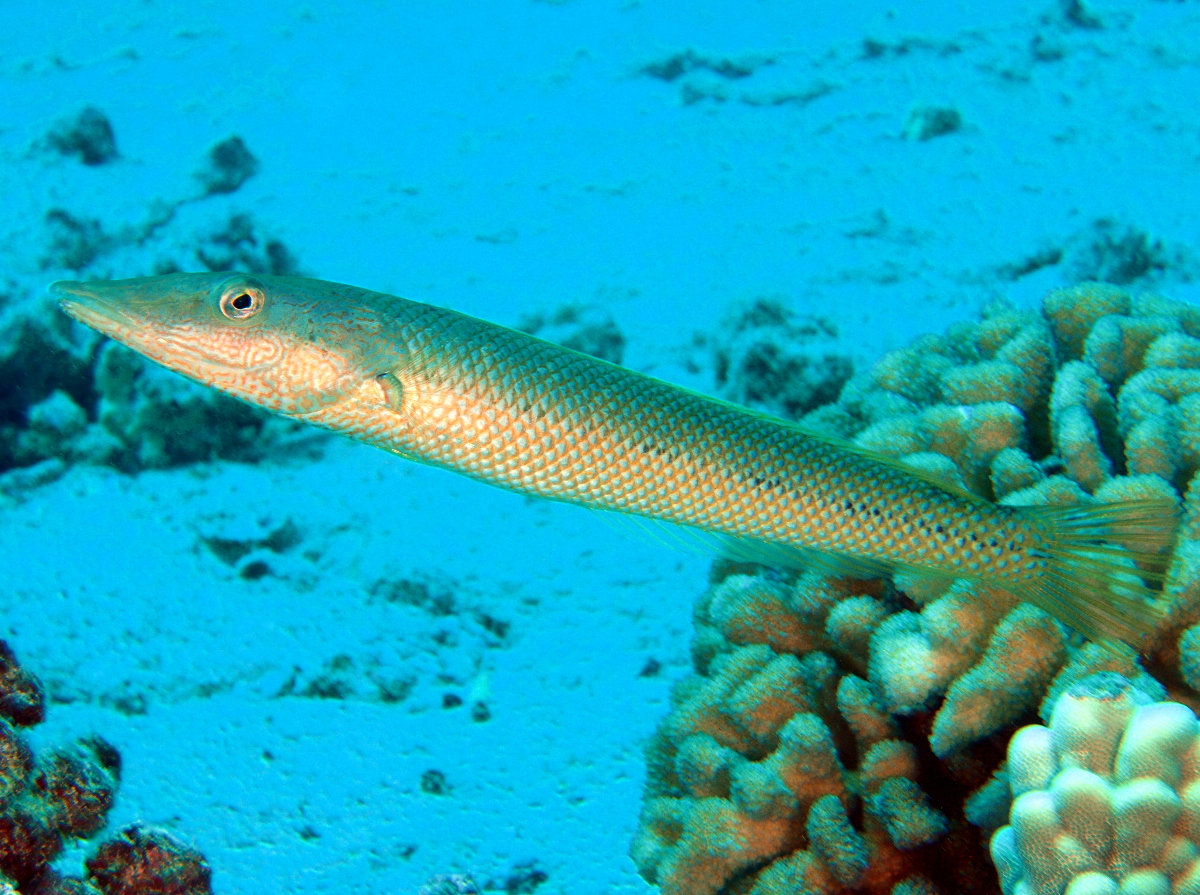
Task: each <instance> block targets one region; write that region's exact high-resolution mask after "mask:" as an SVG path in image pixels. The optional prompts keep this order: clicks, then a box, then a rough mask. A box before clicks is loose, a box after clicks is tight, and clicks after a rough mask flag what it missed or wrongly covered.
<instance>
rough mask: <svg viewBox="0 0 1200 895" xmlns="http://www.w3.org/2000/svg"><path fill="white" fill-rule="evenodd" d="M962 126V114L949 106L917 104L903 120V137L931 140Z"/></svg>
mask: <svg viewBox="0 0 1200 895" xmlns="http://www.w3.org/2000/svg"><path fill="white" fill-rule="evenodd" d="M961 128H962V114H961V113H960V112H959V111H958V109H955V108H952V107H950V106H918V107H917V108H915V109H913V110H912V111H911V112H909V113H908V120H907V121H905V122H904V133H903V136H904V139H906V140H932V139H933V138H934V137H941V136H945V135H946V134H952V133H954V132H955V131H957V130H960V129H961Z"/></svg>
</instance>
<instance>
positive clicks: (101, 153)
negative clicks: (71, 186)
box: [46, 106, 117, 165]
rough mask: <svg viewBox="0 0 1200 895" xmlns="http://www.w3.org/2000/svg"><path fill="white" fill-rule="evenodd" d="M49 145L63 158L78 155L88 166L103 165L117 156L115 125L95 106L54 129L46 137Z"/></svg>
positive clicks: (86, 108) (87, 108)
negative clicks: (63, 156)
mask: <svg viewBox="0 0 1200 895" xmlns="http://www.w3.org/2000/svg"><path fill="white" fill-rule="evenodd" d="M46 144H47V146H49V147H50V148H51V149H53V150H54V151H56V152H58V153H59V154H61V155H66V156H77V157H78V158H79V160H80V161H81V162H83V163H84V164H85V165H103V164H105V163H106V162H111V161H112V160H113V159H115V158H116V157H117V141H116V137H115V135H114V134H113V127H112V123H111V122H110V121H109V120H108V117H107V116H106V115H105V114H104V113H103V112H101V111H100V110H99V109H97V108H96V107H95V106H87V107H85V108H84V109H83V110H82V111H81V112H80V113H79V114H78V115H76V116H75V117H74V118H73V119H72V120H70V121H64V122H62V123H61V124H59V125H57V126H56V127H54V129H52V130H51V131H50V133H49V134H47V135H46Z"/></svg>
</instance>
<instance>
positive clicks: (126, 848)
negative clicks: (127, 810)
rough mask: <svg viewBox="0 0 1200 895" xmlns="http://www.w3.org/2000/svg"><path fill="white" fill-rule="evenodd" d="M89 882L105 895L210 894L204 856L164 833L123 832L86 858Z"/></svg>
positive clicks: (131, 829) (210, 888) (209, 877)
mask: <svg viewBox="0 0 1200 895" xmlns="http://www.w3.org/2000/svg"><path fill="white" fill-rule="evenodd" d="M87 875H88V879H89V880H90V881H91V882H92V883H94V884H95V886H96V887H97V888H98V889H100V891H101V892H103V893H104V895H210V893H211V892H212V887H211V885H210V880H211V877H212V871H211V870H210V869H209V867H208V863H207V862H206V861H205V860H204V856H203V855H201V854H200V853H199V852H197V851H195V850H194V849H190V848H187V847H185V846H182V845H180V844H179V843H177V842H175V841H174V840H173V839H171V837H170V836H168V835H167V834H166V833H164V832H162V831H161V830H149V829H144V828H142V827H139V826H132V827H128V828H127V829H125V830H122V831H121V833H120V834H119V835H117V836H116V837H115V838H113V839H110V840H108V841H107V842H105V843H104V844H103V845H101V846H100V848H98V849H97V850H96V853H95V854H94V855H92V856H91V857H90V858H88V859H87Z"/></svg>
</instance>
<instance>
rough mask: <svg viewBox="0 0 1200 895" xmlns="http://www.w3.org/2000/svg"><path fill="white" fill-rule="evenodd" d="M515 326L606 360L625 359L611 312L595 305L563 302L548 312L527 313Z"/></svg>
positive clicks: (621, 340)
mask: <svg viewBox="0 0 1200 895" xmlns="http://www.w3.org/2000/svg"><path fill="white" fill-rule="evenodd" d="M517 329H519V330H521V331H522V332H527V333H529V334H531V335H535V336H538V337H540V338H543V339H548V340H549V341H551V342H557V343H558V344H559V345H562V346H564V347H566V348H570V349H572V350H574V351H582V352H583V353H584V354H590V355H591V356H592V357H598V358H600V359H601V360H606V361H609V362H610V363H614V364H619V363H621V361H622V360H624V359H625V336H624V335H623V334H622V332H621V330H620V329H619V328H618V327H617V324H616V321H615V320H613V318H612V316H611V315H609V314H608V313H607V312H605V311H604V310H602V309H601V308H599V307H597V306H595V305H563V306H562V307H560V308H558V309H557V310H555V311H554V312H553V313H551V314H531V315H528V316H526V317H523V318H522V319H521V321H520V322H519V323H518V324H517Z"/></svg>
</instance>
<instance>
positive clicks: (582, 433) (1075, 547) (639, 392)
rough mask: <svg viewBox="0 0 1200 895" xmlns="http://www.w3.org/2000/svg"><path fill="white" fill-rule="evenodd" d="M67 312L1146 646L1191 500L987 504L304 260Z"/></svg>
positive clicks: (576, 496) (489, 457)
mask: <svg viewBox="0 0 1200 895" xmlns="http://www.w3.org/2000/svg"><path fill="white" fill-rule="evenodd" d="M50 290H51V293H52V294H53V295H54V296H55V297H56V298H57V299H58V302H59V305H60V306H61V308H62V309H63V310H64V311H65V312H66V313H67V314H69V315H70V316H71V317H73V318H74V319H75V320H77V321H79V322H81V323H84V324H86V325H88V326H90V327H92V328H94V329H96V330H97V331H99V332H100V333H103V334H104V335H106V336H109V337H110V338H112V339H114V340H116V341H117V342H120V343H122V344H124V345H126V346H128V347H129V348H132V349H133V350H135V351H137V352H139V353H141V354H143V355H145V356H146V357H147V358H149V359H150V360H153V361H155V362H157V363H159V364H162V365H163V366H165V367H167V368H169V369H171V370H174V371H175V372H177V373H180V374H182V375H184V376H186V377H188V378H190V379H192V380H194V381H196V382H199V383H202V384H204V385H207V386H211V387H213V388H216V389H219V390H220V391H222V392H225V393H226V394H229V395H232V396H234V397H236V398H240V399H241V400H243V401H246V402H249V403H250V404H253V405H256V406H259V407H262V408H266V409H267V410H270V411H273V412H275V413H277V414H282V415H283V416H285V417H289V418H291V419H295V420H300V421H303V422H307V423H311V424H313V425H315V426H319V427H322V428H324V429H327V430H330V431H333V432H337V433H340V434H342V435H345V436H348V437H350V438H353V439H357V440H359V441H363V442H366V443H368V444H371V445H375V446H377V447H380V448H383V449H384V450H387V451H390V452H392V453H394V454H397V455H399V456H401V457H406V458H409V459H411V460H415V461H418V462H421V463H425V464H429V465H431V466H435V467H440V468H442V469H448V470H453V471H455V472H459V473H462V474H465V475H467V476H470V477H471V478H474V479H478V480H480V481H482V482H487V483H489V484H491V485H496V486H499V487H502V488H506V489H508V490H510V491H515V492H518V493H520V494H524V495H531V496H537V497H543V498H549V499H552V500H557V501H564V502H567V503H571V504H577V505H580V506H583V507H589V508H592V509H598V510H606V511H613V512H616V513H619V514H625V515H630V516H633V517H640V518H642V519H646V520H654V521H657V522H661V523H664V524H668V525H672V526H676V527H678V528H679V529H680V530H683V531H689V532H696V533H698V534H700V535H701V536H702V537H710V538H715V539H717V540H718V541H719V542H720V544H721V545H723V547H722V549H725V550H726V551H727V552H729V553H730V554H731V555H735V556H741V557H748V558H760V559H765V560H769V561H770V562H772V563H775V564H784V565H794V566H798V567H806V565H807V564H815V565H816V566H817V567H818V568H828V569H836V570H843V571H852V572H855V573H862V574H873V575H878V574H884V573H886V572H888V571H896V570H907V571H911V572H918V573H923V574H926V575H932V576H936V577H942V578H947V579H956V578H967V579H972V580H976V581H980V582H984V583H986V584H988V585H991V586H994V587H999V588H1001V589H1003V590H1006V591H1008V592H1010V593H1011V594H1013V595H1014V596H1016V597H1018V598H1020V599H1022V600H1025V601H1028V602H1030V603H1033V604H1035V605H1037V606H1039V607H1041V608H1042V609H1044V610H1045V611H1047V612H1049V613H1050V614H1051V615H1053V616H1054V617H1055V618H1057V619H1058V620H1059V621H1061V622H1062V623H1064V624H1065V625H1068V626H1069V627H1071V628H1074V629H1075V630H1077V631H1078V632H1079V633H1081V634H1082V635H1083V636H1085V637H1087V638H1089V639H1092V640H1096V641H1100V642H1104V643H1115V644H1118V645H1119V644H1121V643H1124V644H1127V645H1128V646H1130V647H1134V648H1137V646H1138V644H1139V643H1140V642H1142V641H1143V640H1144V639H1145V638H1146V637H1147V636H1149V635H1150V634H1151V632H1152V631H1153V630H1154V627H1155V625H1156V624H1157V623H1158V621H1159V619H1160V617H1161V616H1162V614H1163V603H1164V601H1163V600H1162V599H1160V597H1161V594H1160V592H1159V590H1158V589H1157V586H1158V584H1159V583H1160V582H1161V580H1162V570H1163V568H1164V566H1165V563H1166V559H1165V557H1166V556H1167V555H1168V553H1169V546H1170V544H1171V541H1172V538H1173V536H1174V535H1173V533H1174V531H1175V528H1176V525H1177V522H1178V516H1179V508H1178V505H1177V503H1176V502H1173V501H1170V500H1131V501H1123V502H1119V503H1110V504H1100V505H1088V506H1070V507H1046V506H1030V507H1014V506H1008V505H1002V504H997V503H993V502H991V501H988V500H986V499H985V498H983V497H980V496H978V495H975V494H973V493H971V492H968V491H966V490H963V489H959V488H956V487H954V486H953V485H950V484H947V483H946V482H944V481H941V480H938V479H936V478H933V477H931V476H929V475H927V474H923V473H921V472H918V471H916V470H914V469H911V468H909V467H907V466H905V465H904V464H902V463H901V462H899V461H896V460H893V459H889V458H886V457H883V456H878V455H875V454H872V453H871V452H868V451H864V450H861V449H859V448H857V447H855V446H854V445H852V444H847V443H844V442H841V441H838V440H836V439H832V438H828V437H825V436H823V435H821V434H818V433H815V432H811V431H808V430H806V429H805V428H804V427H802V426H800V425H797V424H795V423H793V422H789V421H786V420H782V419H778V418H775V417H772V416H770V415H768V414H764V413H760V412H756V411H754V410H751V409H748V408H745V407H741V406H738V405H735V404H732V403H729V402H726V401H723V400H720V399H717V398H714V397H711V396H708V395H705V394H702V393H700V392H696V391H692V390H689V389H686V388H683V387H680V386H678V385H673V384H671V383H668V382H664V381H662V380H659V379H656V378H654V377H651V376H648V375H645V374H642V373H640V372H636V371H634V370H630V369H627V368H624V367H622V366H619V365H616V364H612V363H609V362H607V361H605V360H601V359H598V358H595V357H591V356H589V355H587V354H583V353H580V352H577V351H573V350H571V349H568V348H564V347H562V346H559V345H556V344H554V343H551V342H547V341H544V340H542V339H539V338H537V337H535V336H533V335H530V334H527V333H524V332H520V331H517V330H514V329H509V328H507V327H504V326H501V325H499V324H496V323H490V322H487V321H485V320H480V319H477V318H474V317H470V316H468V315H465V314H462V313H459V312H456V311H453V310H450V309H446V308H442V307H438V306H435V305H430V304H425V303H421V302H417V301H412V300H409V299H404V298H400V297H398V296H394V295H388V294H384V293H380V292H373V291H370V290H367V289H361V288H358V287H355V286H348V285H342V284H338V283H331V282H326V281H323V280H317V279H311V278H307V277H289V276H266V275H253V276H252V275H248V274H242V273H174V274H167V275H163V276H154V277H140V278H135V279H123V280H108V281H91V282H79V281H59V282H56V283H53V284H51V286H50Z"/></svg>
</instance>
